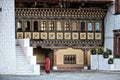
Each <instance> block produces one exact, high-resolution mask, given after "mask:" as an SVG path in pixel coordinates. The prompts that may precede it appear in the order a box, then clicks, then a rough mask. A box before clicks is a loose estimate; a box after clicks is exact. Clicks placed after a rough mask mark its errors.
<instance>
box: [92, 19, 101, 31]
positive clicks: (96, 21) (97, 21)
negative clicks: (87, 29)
mask: <svg viewBox="0 0 120 80" xmlns="http://www.w3.org/2000/svg"><path fill="white" fill-rule="evenodd" d="M96 23H99V30H96ZM94 31H102V21H100V20H95V21H94Z"/></svg>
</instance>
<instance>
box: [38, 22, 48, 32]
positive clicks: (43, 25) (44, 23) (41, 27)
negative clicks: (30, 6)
mask: <svg viewBox="0 0 120 80" xmlns="http://www.w3.org/2000/svg"><path fill="white" fill-rule="evenodd" d="M46 24H47V21H40V30H41V31H45V30H46Z"/></svg>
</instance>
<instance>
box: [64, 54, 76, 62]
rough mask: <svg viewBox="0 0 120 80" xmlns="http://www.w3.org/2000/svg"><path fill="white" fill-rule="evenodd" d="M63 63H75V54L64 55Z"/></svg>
mask: <svg viewBox="0 0 120 80" xmlns="http://www.w3.org/2000/svg"><path fill="white" fill-rule="evenodd" d="M64 64H76V55H64Z"/></svg>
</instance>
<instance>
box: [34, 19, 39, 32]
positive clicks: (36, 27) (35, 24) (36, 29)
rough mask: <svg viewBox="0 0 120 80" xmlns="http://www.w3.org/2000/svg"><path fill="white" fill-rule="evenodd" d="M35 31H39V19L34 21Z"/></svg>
mask: <svg viewBox="0 0 120 80" xmlns="http://www.w3.org/2000/svg"><path fill="white" fill-rule="evenodd" d="M34 31H38V21H34Z"/></svg>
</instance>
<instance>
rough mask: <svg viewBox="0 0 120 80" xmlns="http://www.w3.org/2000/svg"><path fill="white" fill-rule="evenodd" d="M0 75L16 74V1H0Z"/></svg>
mask: <svg viewBox="0 0 120 80" xmlns="http://www.w3.org/2000/svg"><path fill="white" fill-rule="evenodd" d="M0 7H1V8H2V11H0V74H15V71H16V64H15V63H16V59H15V16H14V0H0Z"/></svg>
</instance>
